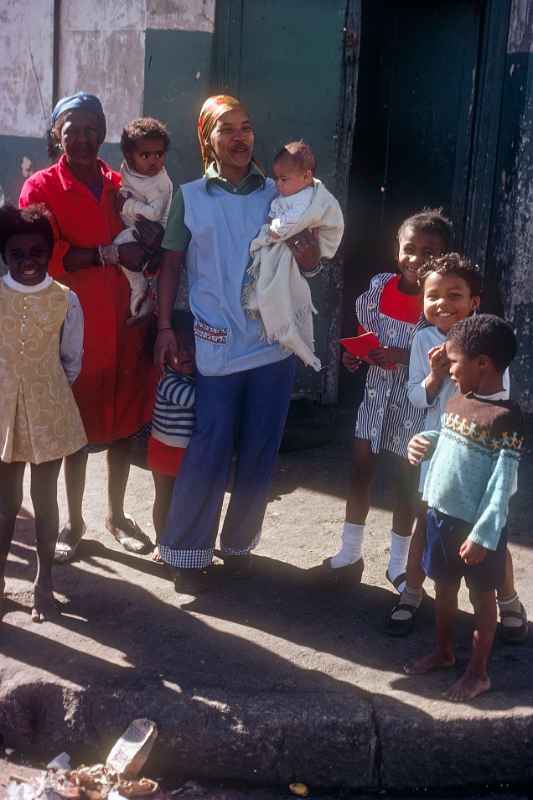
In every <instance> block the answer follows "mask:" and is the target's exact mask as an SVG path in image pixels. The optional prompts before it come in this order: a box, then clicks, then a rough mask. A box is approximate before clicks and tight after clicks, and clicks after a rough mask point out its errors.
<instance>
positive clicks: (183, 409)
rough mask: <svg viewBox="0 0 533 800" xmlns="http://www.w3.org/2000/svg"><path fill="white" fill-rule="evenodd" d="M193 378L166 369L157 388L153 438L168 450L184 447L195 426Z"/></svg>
mask: <svg viewBox="0 0 533 800" xmlns="http://www.w3.org/2000/svg"><path fill="white" fill-rule="evenodd" d="M194 395H195V385H194V379H193V378H191V377H189V376H188V375H180V374H179V373H178V372H174V370H173V369H170V368H169V367H166V368H165V373H164V375H163V377H162V378H161V380H160V381H159V383H158V385H157V390H156V394H155V404H154V412H153V416H152V436H153V438H154V439H157V440H158V441H160V442H163V443H164V444H167V445H169V446H170V447H187V446H188V444H189V441H190V439H191V435H192V432H193V428H194V423H195V411H194Z"/></svg>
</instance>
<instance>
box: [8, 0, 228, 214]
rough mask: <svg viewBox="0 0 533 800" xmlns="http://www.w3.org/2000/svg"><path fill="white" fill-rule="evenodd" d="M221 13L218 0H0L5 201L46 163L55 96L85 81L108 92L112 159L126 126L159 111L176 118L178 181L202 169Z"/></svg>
mask: <svg viewBox="0 0 533 800" xmlns="http://www.w3.org/2000/svg"><path fill="white" fill-rule="evenodd" d="M214 17H215V0H127V2H122V1H119V0H92V2H90V3H87V2H86V0H65V2H61V3H59V2H57V0H55V2H54V0H0V98H1V102H0V204H2V203H3V202H5V201H6V200H9V201H11V202H16V201H17V199H18V195H19V192H20V189H21V186H22V183H23V182H24V179H25V178H26V177H28V175H29V174H31V172H32V171H35V170H36V169H41V168H42V167H45V166H47V164H48V157H47V153H46V144H45V139H44V135H45V131H46V129H47V128H48V127H49V124H50V112H51V110H52V107H53V104H54V100H55V99H57V98H58V97H61V96H64V95H66V94H71V93H73V92H76V91H79V90H80V89H84V90H86V91H89V92H94V93H95V94H97V95H98V96H99V97H100V98H101V100H102V103H103V106H104V110H105V112H106V115H107V123H108V126H107V127H108V135H107V141H106V144H105V145H104V146H103V148H102V151H101V154H102V156H103V158H105V159H106V160H108V161H109V162H110V163H111V164H112V165H113V166H115V167H117V166H118V165H119V163H120V150H119V147H118V144H117V143H118V141H119V139H120V133H121V130H122V127H123V125H124V124H125V123H126V122H127V121H129V120H130V119H132V118H133V117H136V116H139V115H141V114H153V115H155V116H159V117H160V118H161V119H162V120H164V121H165V122H167V123H168V124H169V127H170V132H171V135H172V149H171V152H170V153H169V158H168V167H169V172H170V173H171V175H172V177H173V178H174V180H176V181H178V180H179V181H183V180H187V179H189V178H190V177H192V176H193V175H196V174H197V172H198V169H199V161H198V159H197V153H196V151H197V147H196V142H195V139H194V137H195V125H194V120H195V117H196V115H197V112H198V108H199V104H200V102H201V100H202V99H203V98H204V97H205V96H206V95H207V94H208V88H209V80H210V67H211V49H212V40H213V31H214ZM54 52H55V53H56V57H57V63H56V74H55V75H54ZM184 131H185V133H183V132H184Z"/></svg>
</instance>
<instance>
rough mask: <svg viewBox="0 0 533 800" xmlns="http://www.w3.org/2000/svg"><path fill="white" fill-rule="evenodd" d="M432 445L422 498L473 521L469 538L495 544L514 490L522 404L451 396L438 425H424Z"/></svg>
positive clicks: (491, 547) (485, 544) (489, 545)
mask: <svg viewBox="0 0 533 800" xmlns="http://www.w3.org/2000/svg"><path fill="white" fill-rule="evenodd" d="M422 435H423V436H425V437H426V438H428V439H429V440H430V441H431V442H432V444H433V445H434V451H433V455H432V456H431V462H430V465H429V470H428V474H427V478H426V483H425V486H424V494H423V499H424V500H425V501H426V502H427V504H428V506H430V507H431V508H436V509H437V510H438V511H441V512H442V513H444V514H448V515H449V516H451V517H456V518H458V519H462V520H464V521H465V522H468V523H471V524H472V530H471V532H470V534H469V536H468V538H469V539H470V540H471V541H473V542H476V543H477V544H479V545H481V546H482V547H485V548H486V549H487V550H496V548H497V546H498V542H499V539H500V535H501V532H502V530H503V528H504V526H505V524H506V522H507V515H508V510H509V501H510V499H511V497H512V495H513V494H514V493H515V491H516V486H517V473H518V462H519V458H520V454H521V450H522V447H523V422H522V415H521V413H520V409H519V408H518V406H516V405H515V404H514V403H511V402H493V401H490V400H483V399H481V398H478V397H474V396H473V395H467V396H463V395H458V396H456V397H453V398H452V399H451V400H450V401H449V402H448V405H447V406H446V411H445V413H444V414H443V415H442V429H441V431H440V432H439V431H424V432H423V434H422Z"/></svg>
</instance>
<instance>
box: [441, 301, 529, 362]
mask: <svg viewBox="0 0 533 800" xmlns="http://www.w3.org/2000/svg"><path fill="white" fill-rule="evenodd" d="M448 341H449V342H453V344H455V345H456V346H457V347H458V348H459V349H460V350H461V352H463V353H464V354H465V355H466V357H467V358H476V356H488V357H489V358H490V360H491V361H492V363H493V364H494V366H495V367H496V369H497V370H498V372H504V371H505V370H506V369H507V367H508V366H509V364H510V363H511V361H512V360H513V358H514V357H515V355H516V350H517V343H516V336H515V334H514V331H513V329H512V327H511V326H510V325H509V323H508V322H505V320H503V319H501V318H500V317H496V316H495V315H494V314H474V315H473V316H471V317H466V319H463V320H461V322H456V323H455V325H454V326H453V327H452V328H451V330H450V332H449V333H448Z"/></svg>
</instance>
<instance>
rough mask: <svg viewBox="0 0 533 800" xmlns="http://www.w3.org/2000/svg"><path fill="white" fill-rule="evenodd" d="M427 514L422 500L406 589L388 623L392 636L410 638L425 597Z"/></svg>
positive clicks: (411, 549)
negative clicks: (423, 566) (424, 568)
mask: <svg viewBox="0 0 533 800" xmlns="http://www.w3.org/2000/svg"><path fill="white" fill-rule="evenodd" d="M426 513H427V505H426V503H424V502H423V501H422V500H420V501H419V510H418V513H417V515H416V518H415V524H414V532H413V535H412V536H411V542H410V544H409V554H408V556H407V565H406V568H405V575H406V578H405V588H404V589H403V591H402V592H401V593H400V598H399V600H398V602H397V603H396V604H395V605H394V608H393V609H392V611H391V615H390V618H389V621H388V623H387V628H388V633H389V634H391V635H392V636H408V635H409V634H410V633H411V631H412V629H413V624H414V618H415V614H416V612H417V611H418V609H419V608H420V604H421V602H422V599H423V597H424V592H423V589H422V587H423V585H424V580H425V578H426V576H425V573H424V570H423V569H422V555H423V553H424V547H425V544H426Z"/></svg>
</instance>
